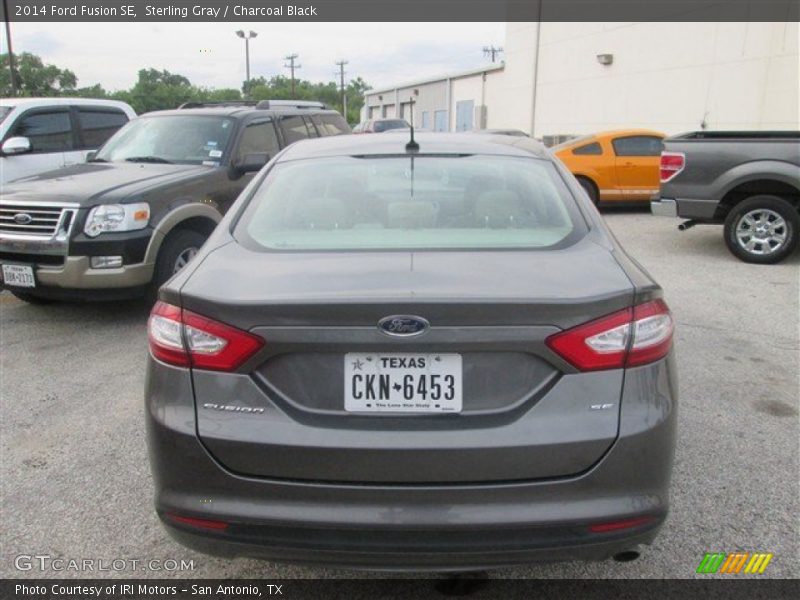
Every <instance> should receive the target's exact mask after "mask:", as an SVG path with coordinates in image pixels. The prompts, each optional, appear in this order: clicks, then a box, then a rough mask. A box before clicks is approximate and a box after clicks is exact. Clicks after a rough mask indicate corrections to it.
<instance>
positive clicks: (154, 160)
mask: <svg viewBox="0 0 800 600" xmlns="http://www.w3.org/2000/svg"><path fill="white" fill-rule="evenodd" d="M125 160H126V161H127V162H141V163H164V164H168V165H171V164H172V161H170V160H167V159H166V158H161V157H160V156H131V157H129V158H126V159H125Z"/></svg>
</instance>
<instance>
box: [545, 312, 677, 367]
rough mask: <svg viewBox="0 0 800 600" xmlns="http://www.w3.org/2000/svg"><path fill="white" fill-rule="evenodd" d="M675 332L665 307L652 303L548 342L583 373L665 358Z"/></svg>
mask: <svg viewBox="0 0 800 600" xmlns="http://www.w3.org/2000/svg"><path fill="white" fill-rule="evenodd" d="M673 330H674V324H673V321H672V315H671V314H670V312H669V308H668V307H667V305H666V303H665V302H664V301H663V300H653V301H651V302H646V303H644V304H640V305H638V306H635V307H633V308H626V309H624V310H621V311H619V312H615V313H613V314H611V315H608V316H606V317H602V318H600V319H597V320H595V321H590V322H589V323H585V324H583V325H578V326H577V327H573V328H572V329H568V330H566V331H562V332H561V333H556V334H555V335H551V336H550V337H549V338H547V340H546V342H547V345H548V347H549V348H550V349H551V350H553V351H554V352H555V353H556V354H558V355H559V356H560V357H561V358H563V359H564V360H566V361H567V362H568V363H570V364H571V365H573V366H574V367H576V368H578V369H580V370H581V371H600V370H603V369H622V368H624V367H636V366H639V365H644V364H647V363H651V362H654V361H657V360H658V359H660V358H663V357H665V356H666V355H667V353H668V352H669V349H670V348H671V347H672V332H673Z"/></svg>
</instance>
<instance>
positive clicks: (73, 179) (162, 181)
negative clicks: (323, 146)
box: [0, 100, 350, 301]
mask: <svg viewBox="0 0 800 600" xmlns="http://www.w3.org/2000/svg"><path fill="white" fill-rule="evenodd" d="M348 133H350V127H349V126H348V125H347V122H346V121H345V120H344V118H342V116H341V115H340V114H339V113H337V112H336V111H334V110H328V109H326V107H325V105H323V104H321V103H319V102H297V101H276V100H272V101H269V100H264V101H261V102H258V103H254V102H253V103H230V104H223V105H207V104H199V103H188V104H184V105H182V106H181V107H180V108H178V109H176V110H167V111H159V112H153V113H149V114H147V115H144V116H141V117H139V118H137V119H135V120H133V121H131V122H129V123H128V124H127V125H125V126H124V127H123V128H122V129H120V130H119V131H118V132H117V133H116V134H115V135H114V136H113V137H112V138H111V139H109V140H108V142H106V144H105V145H104V146H103V147H102V148H101V149H100V150H99V151H98V152H97V153H96V154H94V155H93V156H90V157H89V160H88V161H87V162H86V163H82V164H78V165H73V166H70V167H66V168H62V169H58V170H55V171H50V172H47V173H44V174H42V175H39V176H36V177H31V178H28V179H22V180H19V181H17V182H14V184H13V185H8V186H4V188H3V190H2V194H0V264H2V286H3V288H4V289H8V290H10V291H11V292H12V293H13V294H14V295H15V296H17V297H18V298H21V299H23V300H27V301H37V300H47V299H64V300H90V299H118V298H127V297H136V296H141V295H149V296H151V297H154V295H155V291H156V290H157V289H158V287H159V286H160V285H161V284H162V283H164V282H165V281H166V280H167V279H169V277H171V276H172V275H173V274H174V273H175V272H177V271H179V270H180V269H181V268H182V267H183V266H184V265H185V264H186V263H187V262H188V261H189V260H190V259H191V258H192V256H194V254H195V253H196V252H197V250H198V249H199V248H200V246H202V245H203V242H205V240H206V238H207V237H208V236H209V234H210V233H211V232H212V231H213V230H214V228H215V227H216V225H217V223H218V222H219V221H220V219H221V218H222V215H224V214H225V212H226V211H227V210H228V208H229V207H230V206H231V204H232V203H233V201H234V200H235V199H236V197H237V196H238V195H239V193H240V192H241V191H242V190H243V189H244V187H245V186H246V185H247V184H248V183H249V181H250V180H251V179H252V176H253V174H254V173H255V172H256V171H258V170H260V169H261V167H263V166H264V165H266V164H267V163H268V162H269V161H270V159H272V158H274V157H275V156H276V155H277V154H278V153H279V152H280V151H281V150H282V149H283V148H285V147H286V146H288V145H289V144H291V143H293V142H296V141H299V140H304V139H308V138H315V137H324V136H331V135H341V134H348Z"/></svg>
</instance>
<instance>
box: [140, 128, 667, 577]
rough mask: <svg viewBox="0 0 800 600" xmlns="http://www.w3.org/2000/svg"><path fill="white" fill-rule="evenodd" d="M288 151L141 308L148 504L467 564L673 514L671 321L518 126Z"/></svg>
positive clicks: (535, 554)
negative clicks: (145, 341) (145, 340)
mask: <svg viewBox="0 0 800 600" xmlns="http://www.w3.org/2000/svg"><path fill="white" fill-rule="evenodd" d="M407 142H409V139H408V136H401V135H393V136H354V137H349V136H348V137H336V138H327V139H320V140H314V141H308V142H299V143H297V144H294V145H292V146H290V147H289V148H287V149H286V150H284V151H283V152H281V153H280V154H278V155H277V156H276V157H275V158H274V159H273V160H272V161H271V162H270V163H269V164H268V165H267V166H266V167H265V168H264V169H263V170H262V171H261V173H260V174H259V175H258V176H257V177H256V178H254V180H253V181H252V182H251V184H250V185H249V186H248V187H247V188H246V189H245V190H244V192H243V193H242V195H241V196H240V197H239V199H238V200H237V202H236V203H235V204H234V206H233V207H232V209H231V210H230V211H229V212H228V214H227V215H226V216H225V218H224V219H223V221H222V222H221V223H220V225H219V226H218V228H217V229H216V231H215V232H214V233H213V234H212V236H211V237H210V238H209V240H208V241H207V242H206V244H205V246H204V247H203V248H202V249H201V251H200V252H199V254H198V255H197V256H196V257H195V258H194V259H193V260H192V261H191V263H190V264H189V265H188V266H187V267H186V268H185V269H184V270H183V271H181V272H180V273H178V274H177V275H176V276H174V277H173V278H172V279H171V280H170V281H169V282H167V284H166V285H165V286H164V287H162V288H161V291H160V301H159V302H158V303H157V304H156V305H155V306H154V308H153V311H152V314H151V317H150V321H149V326H148V328H149V338H150V359H149V364H148V377H147V384H146V394H145V397H146V414H147V427H148V440H149V448H150V460H151V464H152V471H153V476H154V479H155V488H156V499H155V504H156V510H157V512H158V515H159V517H160V518H161V520H162V522H163V524H164V526H165V527H166V529H167V530H168V531H169V533H170V534H171V535H173V536H174V537H175V538H176V539H178V540H179V541H180V542H181V543H183V544H185V545H187V546H189V547H191V548H194V549H197V550H200V551H202V552H206V553H210V554H218V555H226V556H260V557H264V558H268V559H273V560H283V561H293V562H308V563H319V564H324V565H340V566H348V567H358V568H374V569H387V570H417V569H424V570H437V571H448V570H472V569H482V568H489V567H493V566H502V565H511V564H518V563H525V562H531V561H536V560H559V559H574V558H582V559H605V558H609V557H612V556H616V557H617V558H620V559H622V558H630V557H632V556H635V555H636V554H635V552H636V549H637V547H638V546H639V545H640V544H647V543H649V542H651V541H652V540H653V539H654V537H655V536H656V534H657V532H658V529H659V528H660V527H661V525H662V524H663V522H664V519H665V516H666V514H667V509H668V488H669V479H670V472H671V468H672V456H673V449H674V443H675V421H676V408H677V406H676V404H677V382H676V376H675V365H674V359H673V352H672V349H671V346H672V335H673V320H672V317H671V315H670V312H669V309H668V308H667V305H666V304H665V302H664V300H663V299H662V291H661V288H660V287H659V286H658V284H657V283H656V282H655V281H653V279H652V278H651V277H650V275H649V274H648V273H647V272H646V271H645V270H644V269H643V268H642V267H641V266H639V265H638V264H637V263H636V262H635V261H634V260H633V259H632V258H631V257H629V256H628V255H627V254H626V253H625V251H624V250H623V249H622V248H620V246H619V244H618V243H617V242H616V240H615V239H614V237H613V236H612V235H611V233H610V232H609V231H608V230H607V228H606V226H605V225H604V224H603V221H602V219H601V218H600V216H599V214H598V213H597V211H596V209H595V208H594V207H593V206H592V205H591V202H590V201H589V199H588V198H587V197H586V195H585V192H583V190H582V188H581V187H580V185H579V184H578V183H577V182H576V181H575V179H574V178H573V177H572V175H570V174H569V172H568V171H567V170H566V169H565V168H564V167H563V165H561V163H560V162H558V161H557V160H556V159H555V158H553V157H552V155H551V154H550V153H549V152H548V151H547V150H546V149H545V148H544V147H543V146H541V145H540V144H538V142H536V141H535V140H532V139H529V138H519V137H517V138H515V137H509V136H486V135H473V134H458V135H448V134H435V133H432V134H421V135H418V136H417V139H416V143H407Z"/></svg>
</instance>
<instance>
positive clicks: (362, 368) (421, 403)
mask: <svg viewBox="0 0 800 600" xmlns="http://www.w3.org/2000/svg"><path fill="white" fill-rule="evenodd" d="M461 379H462V377H461V355H460V354H407V353H402V354H399V353H398V354H362V353H350V354H345V356H344V409H345V410H346V411H348V412H415V413H457V412H461V402H462V398H461V393H462V387H461V383H462V381H461Z"/></svg>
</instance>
